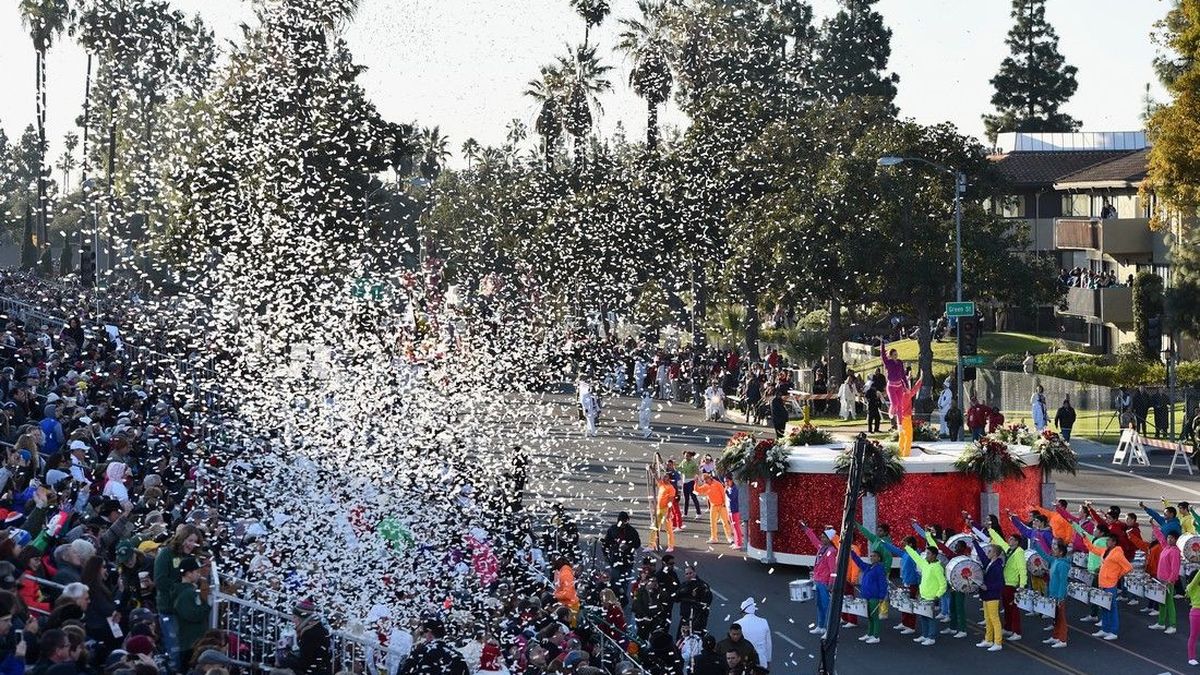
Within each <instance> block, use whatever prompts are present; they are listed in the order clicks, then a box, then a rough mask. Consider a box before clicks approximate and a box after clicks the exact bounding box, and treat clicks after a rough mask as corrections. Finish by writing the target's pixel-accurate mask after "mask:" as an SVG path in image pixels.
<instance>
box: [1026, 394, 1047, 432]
mask: <svg viewBox="0 0 1200 675" xmlns="http://www.w3.org/2000/svg"><path fill="white" fill-rule="evenodd" d="M1029 407H1030V413H1031V414H1032V415H1033V428H1034V429H1037V432H1038V433H1039V434H1040V433H1042V432H1043V431H1045V430H1046V423H1047V421H1049V415H1048V414H1047V412H1046V391H1045V390H1044V389H1042V385H1040V384H1039V385H1038V386H1037V390H1036V391H1034V392H1033V396H1031V397H1030V399H1029Z"/></svg>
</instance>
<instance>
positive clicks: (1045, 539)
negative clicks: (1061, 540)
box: [1008, 511, 1054, 595]
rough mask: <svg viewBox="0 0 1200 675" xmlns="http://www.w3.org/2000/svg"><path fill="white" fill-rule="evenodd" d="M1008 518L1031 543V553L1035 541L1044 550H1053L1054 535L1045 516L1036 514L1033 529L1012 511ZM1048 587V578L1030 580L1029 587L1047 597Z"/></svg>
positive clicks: (1036, 577) (1035, 577)
mask: <svg viewBox="0 0 1200 675" xmlns="http://www.w3.org/2000/svg"><path fill="white" fill-rule="evenodd" d="M1008 517H1009V519H1010V520H1011V521H1012V524H1013V527H1015V528H1017V531H1018V532H1020V533H1021V536H1023V537H1025V538H1026V539H1027V540H1028V541H1029V551H1033V550H1034V548H1033V542H1035V541H1037V542H1040V543H1041V545H1042V550H1045V551H1050V550H1052V549H1053V546H1054V533H1052V532H1051V531H1050V526H1049V523H1047V522H1046V517H1045V516H1043V515H1041V514H1040V513H1035V514H1034V515H1033V527H1029V526H1028V525H1026V524H1025V523H1023V522H1021V519H1020V518H1018V517H1017V514H1015V513H1013V512H1012V511H1009V512H1008ZM1047 562H1049V561H1047ZM1046 585H1047V580H1046V577H1040V576H1034V577H1032V578H1030V580H1029V586H1030V587H1031V588H1033V590H1035V591H1037V592H1038V593H1040V594H1042V595H1046Z"/></svg>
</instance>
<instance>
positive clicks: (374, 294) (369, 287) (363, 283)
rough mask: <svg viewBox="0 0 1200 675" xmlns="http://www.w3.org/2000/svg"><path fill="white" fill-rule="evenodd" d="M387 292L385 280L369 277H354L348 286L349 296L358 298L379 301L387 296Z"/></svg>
mask: <svg viewBox="0 0 1200 675" xmlns="http://www.w3.org/2000/svg"><path fill="white" fill-rule="evenodd" d="M387 292H388V289H387V286H386V283H385V282H382V281H376V280H373V279H369V278H359V279H355V280H354V282H353V283H352V284H351V286H350V297H352V298H355V299H359V300H363V299H366V298H370V299H371V300H374V301H376V302H379V301H381V300H383V299H384V297H386V296H387Z"/></svg>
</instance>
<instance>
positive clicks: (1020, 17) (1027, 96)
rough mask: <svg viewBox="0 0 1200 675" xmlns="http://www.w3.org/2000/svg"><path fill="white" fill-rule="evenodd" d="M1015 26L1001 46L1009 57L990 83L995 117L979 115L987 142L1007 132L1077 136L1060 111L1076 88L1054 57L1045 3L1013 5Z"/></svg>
mask: <svg viewBox="0 0 1200 675" xmlns="http://www.w3.org/2000/svg"><path fill="white" fill-rule="evenodd" d="M1012 16H1013V19H1014V20H1015V23H1014V25H1013V27H1012V29H1010V30H1009V31H1008V38H1007V39H1005V41H1004V42H1005V44H1007V45H1008V47H1009V49H1010V50H1011V51H1012V54H1011V55H1010V56H1007V57H1005V59H1004V61H1002V62H1001V63H1000V71H999V72H998V73H996V76H995V77H993V78H992V80H991V82H992V86H993V87H995V88H996V93H995V94H993V95H992V105H994V106H996V114H994V115H984V116H983V121H984V126H985V127H986V128H987V134H988V138H989V139H990V140H991V141H992V142H993V143H994V142H995V141H996V135H997V134H999V133H1003V132H1008V131H1077V130H1078V129H1079V127H1080V122H1079V120H1076V119H1075V118H1073V117H1071V116H1070V115H1068V114H1066V113H1064V112H1062V111H1060V110H1059V109H1060V108H1061V107H1062V106H1063V105H1064V104H1065V103H1066V102H1067V101H1069V100H1070V99H1071V97H1072V96H1073V95H1074V94H1075V89H1076V88H1078V86H1079V85H1078V83H1077V82H1076V81H1075V74H1076V73H1077V72H1078V69H1077V68H1076V67H1075V66H1072V65H1068V64H1067V62H1066V59H1065V58H1064V57H1063V55H1062V53H1060V52H1059V51H1058V33H1056V32H1055V30H1054V27H1053V26H1051V25H1050V23H1049V22H1048V21H1046V2H1045V0H1013V9H1012Z"/></svg>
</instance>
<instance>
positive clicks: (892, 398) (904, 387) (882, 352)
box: [879, 340, 908, 424]
mask: <svg viewBox="0 0 1200 675" xmlns="http://www.w3.org/2000/svg"><path fill="white" fill-rule="evenodd" d="M879 357H880V358H881V359H883V367H884V369H885V370H887V382H888V383H887V395H888V414H889V415H891V416H892V418H893V419H895V420H896V424H899V423H900V418H899V417H898V415H899V412H900V411H901V410H903V408H904V396H905V395H906V394H907V393H908V378H907V377H905V376H904V362H903V361H901V360H900V359H898V358H896V350H895V349H891V350H889V349H888V348H887V343H886V342H884V341H883V340H880V341H879Z"/></svg>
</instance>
